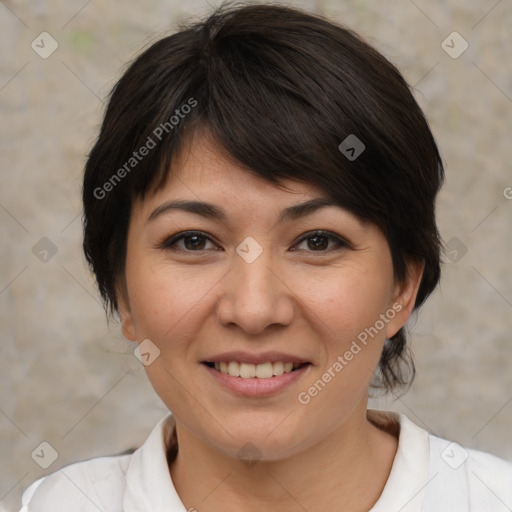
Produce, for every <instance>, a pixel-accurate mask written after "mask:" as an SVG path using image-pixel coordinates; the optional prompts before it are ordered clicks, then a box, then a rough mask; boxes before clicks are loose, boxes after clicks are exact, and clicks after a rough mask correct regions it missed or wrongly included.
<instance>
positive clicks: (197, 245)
mask: <svg viewBox="0 0 512 512" xmlns="http://www.w3.org/2000/svg"><path fill="white" fill-rule="evenodd" d="M192 239H195V240H196V242H198V243H190V241H191V240H192ZM186 242H187V243H186V245H187V249H190V248H193V249H197V248H200V246H201V245H202V243H203V244H204V240H202V237H201V236H198V235H193V236H189V237H188V238H187V240H186Z"/></svg>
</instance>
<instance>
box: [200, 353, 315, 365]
mask: <svg viewBox="0 0 512 512" xmlns="http://www.w3.org/2000/svg"><path fill="white" fill-rule="evenodd" d="M230 361H238V362H239V363H248V364H262V363H268V362H271V363H277V362H280V361H281V362H283V363H295V364H302V363H309V362H310V361H308V360H307V359H304V358H303V357H299V356H295V355H293V354H286V353H285V352H275V351H272V352H260V353H257V354H256V353H251V352H243V351H232V352H223V353H222V354H217V355H214V356H211V357H207V358H206V359H203V361H202V362H205V363H221V362H225V363H229V362H230Z"/></svg>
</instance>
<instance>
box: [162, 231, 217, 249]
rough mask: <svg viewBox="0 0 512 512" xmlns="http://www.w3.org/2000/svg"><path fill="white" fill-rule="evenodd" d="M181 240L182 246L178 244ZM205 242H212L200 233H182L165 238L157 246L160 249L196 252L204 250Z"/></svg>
mask: <svg viewBox="0 0 512 512" xmlns="http://www.w3.org/2000/svg"><path fill="white" fill-rule="evenodd" d="M182 240H183V242H184V244H181V245H180V244H179V243H178V242H181V241H182ZM205 241H206V242H212V239H211V238H210V237H209V236H207V235H206V234H205V233H202V232H201V231H184V232H182V233H178V234H176V235H173V236H171V237H170V238H167V239H166V240H164V241H163V242H162V243H161V244H160V245H159V246H160V248H161V249H172V250H177V251H187V252H198V251H203V250H205V248H204V246H205Z"/></svg>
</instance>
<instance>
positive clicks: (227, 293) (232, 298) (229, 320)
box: [217, 249, 294, 335]
mask: <svg viewBox="0 0 512 512" xmlns="http://www.w3.org/2000/svg"><path fill="white" fill-rule="evenodd" d="M270 252H271V251H270V249H265V250H263V252H262V253H261V254H260V255H259V256H258V257H257V258H256V259H255V260H254V261H251V262H249V261H250V260H246V259H244V258H243V257H241V256H239V254H237V253H235V254H234V255H233V266H232V268H231V270H230V272H228V273H227V274H226V276H225V277H224V279H223V280H222V283H223V286H224V289H223V293H222V295H221V297H220V299H219V302H218V307H217V316H218V320H219V322H220V323H221V324H222V325H224V326H229V325H237V326H239V327H240V328H241V329H243V330H244V331H245V332H246V333H248V334H253V335H255V334H260V333H263V332H265V330H269V328H270V326H273V327H274V328H276V326H277V325H282V326H286V325H289V324H290V323H291V321H292V319H293V315H294V307H293V292H292V290H291V289H290V287H289V284H287V283H286V277H285V276H284V275H282V268H281V275H280V272H279V266H278V265H276V264H275V262H273V261H272V260H273V258H272V257H271V254H270Z"/></svg>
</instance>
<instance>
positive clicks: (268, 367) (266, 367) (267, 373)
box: [215, 361, 299, 379]
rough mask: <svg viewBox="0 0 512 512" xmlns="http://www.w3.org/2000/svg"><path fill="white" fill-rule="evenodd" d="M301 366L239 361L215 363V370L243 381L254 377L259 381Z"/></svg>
mask: <svg viewBox="0 0 512 512" xmlns="http://www.w3.org/2000/svg"><path fill="white" fill-rule="evenodd" d="M294 366H295V367H298V366H299V365H298V364H296V365H294V364H293V363H283V362H281V361H279V362H277V363H271V362H270V361H269V362H268V363H261V364H250V363H239V362H238V361H230V362H229V363H227V362H225V361H222V362H220V363H218V362H217V363H215V369H216V370H219V371H220V372H222V373H225V374H226V375H231V377H242V378H243V379H250V378H252V377H258V378H259V379H268V378H270V377H272V376H273V375H282V374H283V373H288V372H291V371H292V370H293V368H294Z"/></svg>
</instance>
